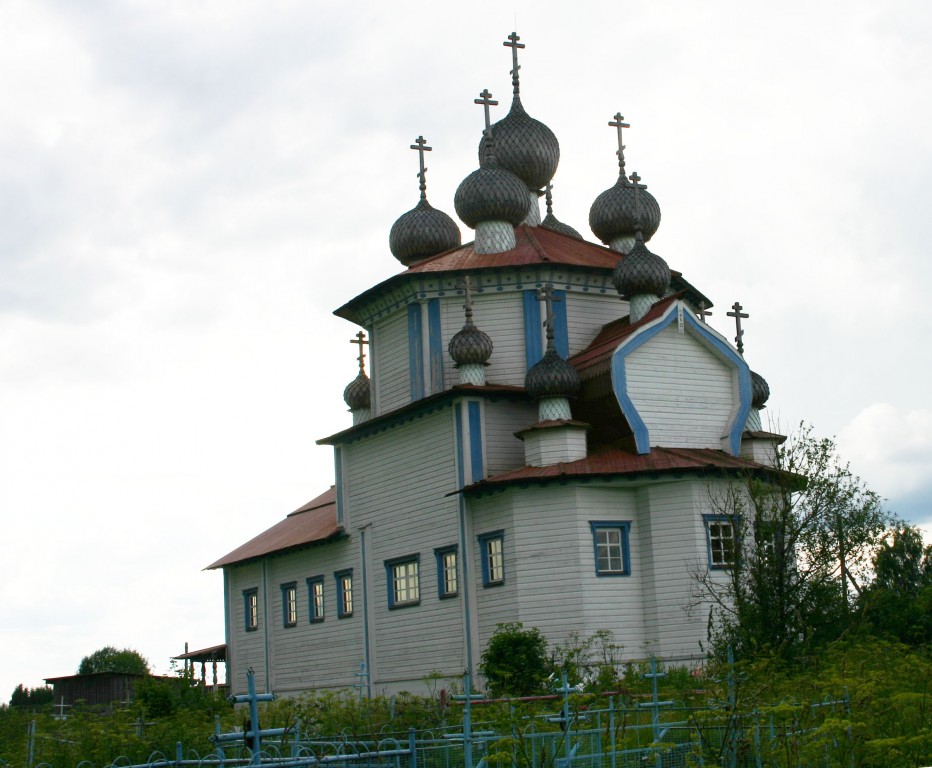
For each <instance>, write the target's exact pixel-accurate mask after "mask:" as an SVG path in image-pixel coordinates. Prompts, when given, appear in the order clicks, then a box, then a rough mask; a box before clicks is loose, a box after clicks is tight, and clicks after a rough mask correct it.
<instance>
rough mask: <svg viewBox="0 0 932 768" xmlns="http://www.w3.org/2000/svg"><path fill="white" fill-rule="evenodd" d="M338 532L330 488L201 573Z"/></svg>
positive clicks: (334, 499) (334, 497)
mask: <svg viewBox="0 0 932 768" xmlns="http://www.w3.org/2000/svg"><path fill="white" fill-rule="evenodd" d="M341 533H343V528H342V527H341V526H339V525H338V524H337V491H336V487H335V486H330V488H329V489H328V490H326V491H324V492H323V493H322V494H320V496H317V497H316V498H313V499H311V500H310V501H309V502H308V503H307V504H305V505H303V506H301V507H298V509H296V510H295V511H294V512H292V513H291V514H289V515H288V517H286V518H285V519H284V520H282V521H281V522H279V523H276V524H275V525H273V526H272V527H271V528H269V529H268V530H267V531H264V532H263V533H260V534H259V535H258V536H256V537H255V538H253V539H250V540H249V541H247V542H246V543H245V544H243V545H242V546H240V547H237V548H236V549H234V550H233V551H232V552H230V553H229V554H227V555H224V556H223V557H221V558H220V559H219V560H217V561H216V562H213V563H211V564H210V565H208V566H207V568H205V569H204V570H207V571H210V570H213V569H214V568H224V567H226V566H228V565H234V564H236V563H243V562H246V561H247V560H255V559H256V558H259V557H263V556H265V555H270V554H272V553H276V552H284V551H287V550H292V549H299V548H301V547H306V546H308V545H310V544H319V543H321V542H324V541H328V540H330V539H333V538H335V537H337V536H339V535H340V534H341Z"/></svg>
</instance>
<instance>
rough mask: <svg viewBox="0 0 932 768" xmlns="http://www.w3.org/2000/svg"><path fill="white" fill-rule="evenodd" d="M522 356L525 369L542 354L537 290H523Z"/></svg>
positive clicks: (533, 363) (535, 362) (529, 367)
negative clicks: (525, 364) (525, 365)
mask: <svg viewBox="0 0 932 768" xmlns="http://www.w3.org/2000/svg"><path fill="white" fill-rule="evenodd" d="M523 298H524V357H525V360H526V362H527V369H528V370H531V368H532V367H533V366H534V365H536V364H537V362H538V361H539V360H540V359H541V358H542V357H543V356H544V350H543V348H542V346H541V340H540V323H541V320H540V302H539V301H538V300H537V291H534V290H531V291H524V292H523Z"/></svg>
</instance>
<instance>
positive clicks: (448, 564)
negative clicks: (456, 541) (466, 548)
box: [441, 552, 457, 595]
mask: <svg viewBox="0 0 932 768" xmlns="http://www.w3.org/2000/svg"><path fill="white" fill-rule="evenodd" d="M441 564H442V566H443V594H445V595H452V594H455V593H456V591H457V583H456V552H444V553H443V557H442V558H441Z"/></svg>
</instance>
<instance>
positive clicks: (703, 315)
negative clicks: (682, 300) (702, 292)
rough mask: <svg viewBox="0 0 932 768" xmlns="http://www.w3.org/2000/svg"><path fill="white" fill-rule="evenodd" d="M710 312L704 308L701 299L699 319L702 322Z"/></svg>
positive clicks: (703, 302) (703, 300) (703, 301)
mask: <svg viewBox="0 0 932 768" xmlns="http://www.w3.org/2000/svg"><path fill="white" fill-rule="evenodd" d="M711 314H712V313H711V312H709V310H707V309H706V308H705V299H702V301H700V302H699V319H700V320H701V321H702V322H703V323H704V322H705V319H706V318H707V317H708V316H709V315H711Z"/></svg>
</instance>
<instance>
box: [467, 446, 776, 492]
mask: <svg viewBox="0 0 932 768" xmlns="http://www.w3.org/2000/svg"><path fill="white" fill-rule="evenodd" d="M721 470H725V471H732V472H735V471H744V472H772V470H771V468H770V467H765V466H764V465H763V464H758V463H757V462H755V461H749V460H748V459H742V458H739V457H736V456H730V455H729V454H727V453H725V452H724V451H719V450H716V449H714V448H651V449H650V453H645V454H638V453H633V452H631V451H625V450H622V449H620V448H605V449H602V450H601V451H598V452H594V453H592V454H590V455H589V456H587V457H586V458H584V459H579V460H578V461H571V462H566V463H563V462H561V463H559V464H552V465H550V466H548V467H522V468H521V469H515V470H512V471H510V472H502V473H501V474H499V475H494V476H492V477H489V478H486V479H485V480H481V481H480V482H478V483H474V484H473V485H470V486H467V487H466V488H464V489H463V490H464V492H466V493H475V492H481V491H483V490H491V489H492V488H496V487H499V486H502V485H511V484H515V483H526V482H531V481H547V480H560V479H570V478H574V477H593V476H602V477H611V476H618V475H628V476H630V475H638V474H648V475H650V474H658V473H672V474H676V473H681V472H708V471H721Z"/></svg>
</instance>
